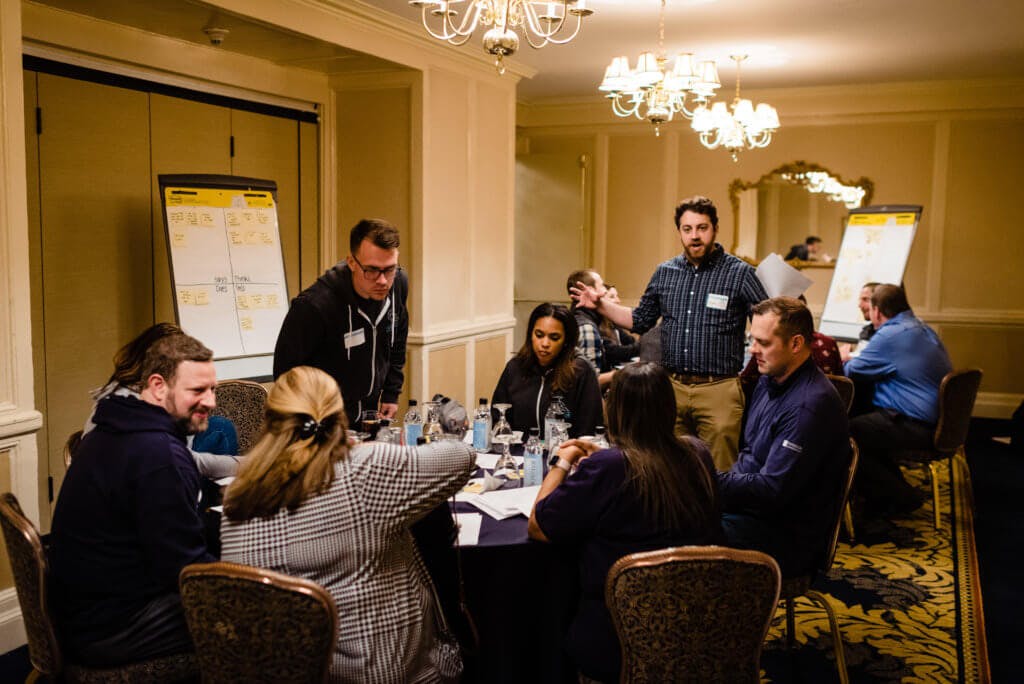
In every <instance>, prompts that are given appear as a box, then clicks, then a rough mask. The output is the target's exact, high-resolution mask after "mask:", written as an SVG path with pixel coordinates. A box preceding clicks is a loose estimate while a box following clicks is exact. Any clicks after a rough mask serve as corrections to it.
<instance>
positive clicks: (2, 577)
mask: <svg viewBox="0 0 1024 684" xmlns="http://www.w3.org/2000/svg"><path fill="white" fill-rule="evenodd" d="M25 98H26V100H27V99H28V92H26V93H25ZM32 120H33V121H34V120H35V117H33V118H32ZM40 453H42V450H41V448H40ZM43 479H44V480H45V478H43ZM9 491H11V452H10V451H8V450H6V449H4V450H3V451H0V492H9ZM40 501H46V499H45V498H44V499H40ZM44 508H48V507H45V506H44ZM13 586H14V577H13V576H12V574H11V563H10V561H9V560H8V556H7V544H4V545H3V546H0V589H6V588H8V587H13Z"/></svg>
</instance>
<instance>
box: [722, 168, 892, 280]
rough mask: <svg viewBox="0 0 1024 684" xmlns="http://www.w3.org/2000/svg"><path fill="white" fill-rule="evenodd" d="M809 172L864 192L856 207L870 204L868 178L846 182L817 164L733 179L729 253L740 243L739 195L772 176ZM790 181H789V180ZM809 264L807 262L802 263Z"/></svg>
mask: <svg viewBox="0 0 1024 684" xmlns="http://www.w3.org/2000/svg"><path fill="white" fill-rule="evenodd" d="M811 172H817V173H821V172H824V173H827V174H828V175H829V177H830V178H833V179H835V180H836V181H838V182H839V183H841V184H842V185H846V186H854V187H859V188H862V189H863V190H864V197H863V198H862V199H861V201H860V204H859V205H858V206H866V205H869V204H871V198H872V196H873V195H874V194H875V184H874V182H873V181H872V180H871V179H870V178H865V177H864V176H861V177H860V178H858V179H857V180H855V181H854V180H847V179H845V178H842V177H841V176H839V175H838V174H836V173H834V172H832V171H831V170H830V169H827V168H825V167H824V166H821V165H819V164H811V163H809V162H805V161H802V160H799V161H794V162H790V163H788V164H783V165H782V166H779V167H778V168H775V169H772V170H771V171H769V172H768V173H766V174H764V175H763V176H761V177H760V178H758V179H757V180H756V181H744V180H742V179H740V178H734V179H733V181H732V182H731V183H729V202H730V203H731V204H732V223H733V233H732V235H733V237H732V249H731V250H730V252H731V253H733V254H736V250H737V248H738V247H739V243H740V195H742V194H743V193H744V192H745V191H747V190H750V189H751V188H758V187H760V185H761V183H763V182H765V181H767V180H769V179H770V178H772V177H773V176H779V177H783V178H785V177H786V176H794V177H797V178H802V177H805V176H806V174H808V173H811ZM789 180H791V179H789ZM791 182H793V183H795V184H797V185H801V184H804V183H801V182H800V181H799V180H791ZM804 263H809V262H804Z"/></svg>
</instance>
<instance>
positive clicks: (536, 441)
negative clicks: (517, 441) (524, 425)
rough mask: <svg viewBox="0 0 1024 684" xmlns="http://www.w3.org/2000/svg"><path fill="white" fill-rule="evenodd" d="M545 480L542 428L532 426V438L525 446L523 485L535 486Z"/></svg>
mask: <svg viewBox="0 0 1024 684" xmlns="http://www.w3.org/2000/svg"><path fill="white" fill-rule="evenodd" d="M543 480H544V446H543V445H542V444H541V443H540V429H539V428H535V427H532V428H530V438H529V439H528V440H526V446H525V447H524V448H523V486H524V487H533V486H535V485H539V484H540V483H541V482H542V481H543Z"/></svg>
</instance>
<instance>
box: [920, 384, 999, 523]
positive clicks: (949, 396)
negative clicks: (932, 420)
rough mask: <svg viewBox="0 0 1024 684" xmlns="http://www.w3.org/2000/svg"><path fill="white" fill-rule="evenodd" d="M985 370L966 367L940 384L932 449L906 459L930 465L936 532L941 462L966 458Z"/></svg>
mask: <svg viewBox="0 0 1024 684" xmlns="http://www.w3.org/2000/svg"><path fill="white" fill-rule="evenodd" d="M981 377H982V371H981V370H980V369H978V368H967V369H963V370H954V371H951V372H950V373H948V374H947V375H946V377H944V378H943V379H942V383H941V384H940V385H939V422H938V424H936V426H935V436H934V438H933V442H932V448H931V449H927V450H921V451H909V452H906V453H905V454H904V457H905V458H906V459H909V460H911V461H913V462H915V463H921V464H925V465H927V466H928V470H929V473H930V476H931V482H932V509H933V515H934V522H935V529H939V513H940V507H939V503H940V501H939V478H938V477H937V476H938V473H939V468H940V467H941V464H940V461H944V460H945V459H948V458H952V457H955V456H960V457H961V458H963V453H964V442H966V441H967V428H969V427H970V424H971V413H972V412H973V411H974V402H975V400H976V399H977V398H978V388H979V387H981Z"/></svg>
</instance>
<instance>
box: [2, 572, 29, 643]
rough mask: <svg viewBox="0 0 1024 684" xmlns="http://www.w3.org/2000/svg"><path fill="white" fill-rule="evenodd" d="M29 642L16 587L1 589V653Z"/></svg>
mask: <svg viewBox="0 0 1024 684" xmlns="http://www.w3.org/2000/svg"><path fill="white" fill-rule="evenodd" d="M26 643H28V639H27V637H26V636H25V623H24V621H23V620H22V619H21V605H20V604H19V603H18V592H17V591H16V590H15V589H14V587H8V588H7V589H4V590H3V591H0V653H7V652H9V651H13V650H14V649H16V648H18V647H20V646H24V645H25V644H26Z"/></svg>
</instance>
